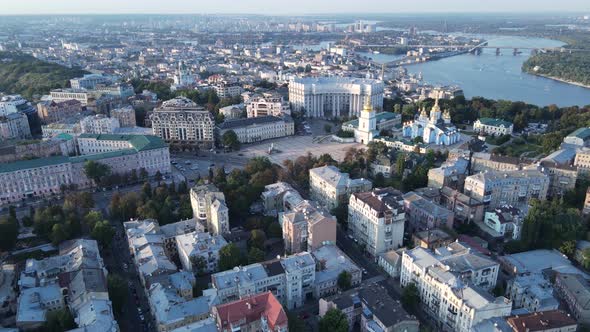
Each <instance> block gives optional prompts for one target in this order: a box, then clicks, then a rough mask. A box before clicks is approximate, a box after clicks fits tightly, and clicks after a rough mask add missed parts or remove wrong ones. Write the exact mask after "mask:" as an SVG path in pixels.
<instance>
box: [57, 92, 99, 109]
mask: <svg viewBox="0 0 590 332" xmlns="http://www.w3.org/2000/svg"><path fill="white" fill-rule="evenodd" d="M49 95H50V97H51V100H53V101H54V102H56V103H61V102H64V101H68V100H72V99H74V100H77V101H79V102H80V103H81V104H82V106H88V103H89V101H90V99H91V98H92V96H91V93H90V92H88V91H86V90H79V89H56V90H51V92H49Z"/></svg>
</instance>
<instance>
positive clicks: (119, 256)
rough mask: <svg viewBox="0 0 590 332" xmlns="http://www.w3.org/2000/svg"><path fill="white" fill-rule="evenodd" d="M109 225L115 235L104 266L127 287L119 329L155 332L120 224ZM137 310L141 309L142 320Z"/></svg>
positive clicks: (119, 319) (145, 298)
mask: <svg viewBox="0 0 590 332" xmlns="http://www.w3.org/2000/svg"><path fill="white" fill-rule="evenodd" d="M111 225H112V226H113V227H114V228H115V229H116V235H115V237H114V238H113V242H112V246H111V254H110V255H108V256H107V257H105V264H106V266H107V269H108V271H109V273H115V274H118V275H119V276H121V277H122V278H123V279H124V280H125V281H126V282H127V286H128V287H127V301H126V304H125V307H124V309H123V314H122V317H120V318H118V320H117V322H118V323H119V327H120V328H121V331H155V326H154V323H153V320H152V318H151V315H150V312H149V304H148V300H147V297H146V295H145V292H144V290H143V287H142V286H141V283H140V281H139V277H138V275H137V273H136V271H135V265H134V264H133V262H132V259H131V255H130V253H129V249H128V246H127V239H126V237H125V235H124V231H123V226H122V224H121V223H120V222H111ZM138 309H141V315H142V316H143V320H142V319H141V318H140V312H139V311H138Z"/></svg>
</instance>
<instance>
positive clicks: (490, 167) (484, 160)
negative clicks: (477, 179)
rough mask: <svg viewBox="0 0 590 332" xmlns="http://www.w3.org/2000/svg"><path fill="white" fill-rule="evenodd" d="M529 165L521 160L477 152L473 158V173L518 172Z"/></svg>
mask: <svg viewBox="0 0 590 332" xmlns="http://www.w3.org/2000/svg"><path fill="white" fill-rule="evenodd" d="M526 165H527V164H526V163H524V162H523V161H521V160H520V159H519V158H515V157H507V156H499V155H495V154H491V153H487V152H476V153H474V154H473V155H472V156H471V172H472V173H474V174H475V173H479V172H484V171H516V170H519V169H522V168H523V167H524V166H526Z"/></svg>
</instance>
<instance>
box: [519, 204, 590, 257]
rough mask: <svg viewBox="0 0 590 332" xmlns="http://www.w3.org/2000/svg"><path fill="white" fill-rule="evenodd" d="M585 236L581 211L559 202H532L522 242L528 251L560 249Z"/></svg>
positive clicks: (523, 229) (524, 224) (524, 226)
mask: <svg viewBox="0 0 590 332" xmlns="http://www.w3.org/2000/svg"><path fill="white" fill-rule="evenodd" d="M584 234H585V226H584V223H583V222H582V218H581V216H580V211H579V210H577V209H573V208H568V207H565V206H563V205H562V204H560V203H559V202H558V201H539V200H532V201H531V208H530V209H529V212H528V214H527V216H526V217H525V218H524V222H523V226H522V233H521V241H522V245H523V247H524V248H526V249H529V250H531V249H539V248H547V249H551V248H555V249H557V248H560V247H561V246H562V245H563V243H564V242H566V241H571V240H576V239H577V238H578V237H579V236H582V235H584Z"/></svg>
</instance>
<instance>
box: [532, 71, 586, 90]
mask: <svg viewBox="0 0 590 332" xmlns="http://www.w3.org/2000/svg"><path fill="white" fill-rule="evenodd" d="M524 72H525V73H527V74H531V75H534V76H538V77H543V78H548V79H550V80H554V81H558V82H561V83H566V84H570V85H575V86H579V87H582V88H585V89H590V85H586V84H583V83H579V82H574V81H568V80H566V79H563V78H559V77H555V76H549V75H544V74H539V73H533V72H528V71H524Z"/></svg>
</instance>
